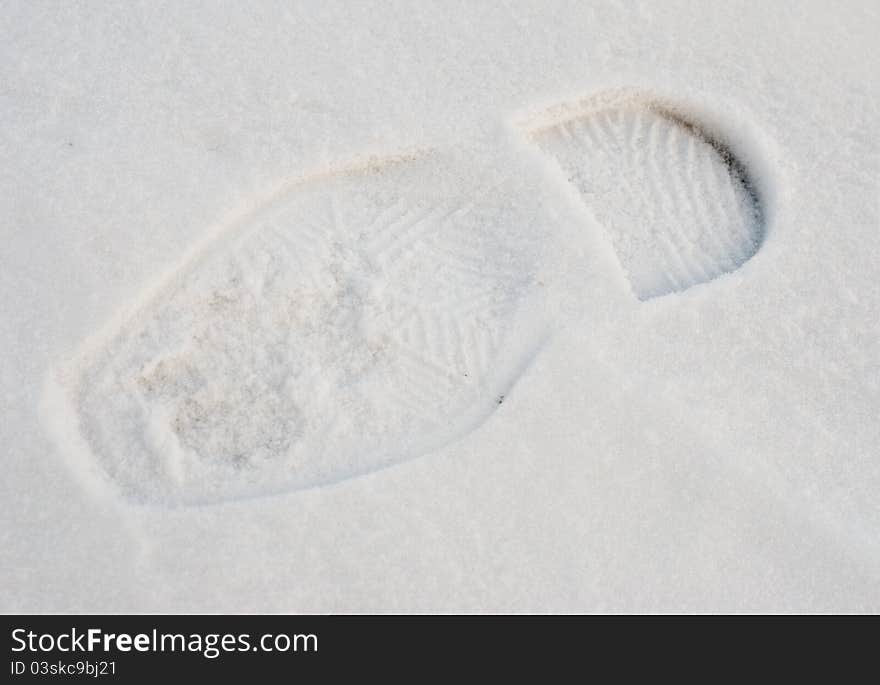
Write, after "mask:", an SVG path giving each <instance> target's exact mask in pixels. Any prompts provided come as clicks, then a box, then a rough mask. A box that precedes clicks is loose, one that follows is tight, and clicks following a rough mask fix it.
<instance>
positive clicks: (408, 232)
mask: <svg viewBox="0 0 880 685" xmlns="http://www.w3.org/2000/svg"><path fill="white" fill-rule="evenodd" d="M2 15H3V21H2V22H0V55H2V59H0V84H2V87H0V123H2V126H0V149H2V151H3V159H4V165H3V168H2V171H0V179H2V180H0V183H2V187H3V192H2V193H0V203H2V210H3V216H4V217H5V219H6V220H5V221H4V222H3V227H2V231H3V232H2V236H0V288H2V293H3V306H2V316H3V326H2V327H0V349H2V352H3V355H4V363H3V365H2V367H0V403H2V404H0V411H2V416H3V421H2V422H0V444H2V445H3V456H4V460H3V478H2V479H0V502H2V505H0V511H2V518H0V568H2V569H3V570H2V574H3V575H2V583H0V610H3V611H8V612H11V611H24V612H64V611H74V612H92V613H94V612H108V611H109V612H124V611H148V612H169V611H170V612H189V611H197V612H205V611H208V612H214V611H231V612H236V611H243V612H260V611H275V612H277V611H302V612H308V611H311V612H334V611H340V612H364V611H381V612H384V611H397V612H401V611H402V612H411V611H419V612H421V611H427V612H433V611H517V612H523V611H562V612H569V611H574V612H582V611H854V612H876V611H878V610H880V506H878V504H877V493H878V492H880V451H878V445H880V418H878V417H880V278H878V274H880V258H878V252H877V249H876V245H877V235H878V230H880V145H878V142H877V135H876V132H877V130H878V129H880V109H878V102H880V93H878V80H877V77H876V74H877V73H878V70H880V53H878V51H877V49H876V47H875V46H876V35H877V32H878V29H880V10H878V7H877V5H876V3H871V2H858V1H851V2H842V3H809V2H798V3H794V2H773V3H757V2H754V3H746V4H742V3H729V2H720V1H719V2H714V1H713V2H704V3H690V2H684V1H683V0H670V1H669V2H663V3H652V2H639V1H637V0H633V1H631V2H623V1H621V2H580V3H570V2H562V1H559V2H557V1H555V0H552V1H549V2H526V1H519V0H516V1H513V2H496V3H472V2H471V3H465V2H459V1H458V0H451V1H450V2H442V3H435V2H421V1H418V2H402V1H400V2H398V1H396V0H392V1H390V2H389V1H383V2H365V3H351V2H342V1H341V0H329V1H322V2H317V1H315V2H303V3H295V4H291V3H288V2H280V1H278V2H275V1H273V0H261V1H260V2H253V3H215V2H187V3H163V2H156V3H138V4H132V3H109V2H106V3H102V2H97V3H64V4H58V3H52V4H48V3H47V4H44V3H39V2H10V3H5V5H4V7H3V9H2Z"/></svg>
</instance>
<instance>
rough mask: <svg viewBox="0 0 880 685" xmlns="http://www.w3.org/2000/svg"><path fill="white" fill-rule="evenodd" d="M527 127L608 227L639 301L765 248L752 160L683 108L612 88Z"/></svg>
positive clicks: (701, 280) (715, 274)
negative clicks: (749, 168)
mask: <svg viewBox="0 0 880 685" xmlns="http://www.w3.org/2000/svg"><path fill="white" fill-rule="evenodd" d="M526 128H527V130H528V134H529V137H530V138H531V140H533V141H534V142H535V143H537V145H538V146H539V147H540V149H541V150H542V151H543V152H545V153H546V154H548V155H550V156H551V157H552V158H553V159H554V160H555V161H556V163H557V164H558V165H559V167H560V168H561V169H562V171H563V173H564V174H565V176H566V178H567V179H568V181H569V182H570V183H571V184H572V185H573V186H574V188H575V189H576V190H577V191H578V193H579V194H580V197H581V198H582V199H583V201H584V203H585V204H586V205H587V206H588V207H589V208H590V210H591V211H592V212H593V214H594V216H595V217H596V219H597V220H598V222H599V223H600V224H601V225H602V226H603V227H604V228H605V230H606V231H607V234H608V236H609V238H610V240H611V242H612V244H613V247H614V250H615V252H616V254H617V257H618V259H619V261H620V264H621V266H622V267H623V270H624V271H625V273H626V275H627V278H628V279H629V282H630V285H631V287H632V290H633V292H634V293H635V295H636V296H637V297H638V298H639V299H641V300H646V299H649V298H652V297H656V296H659V295H666V294H668V293H674V292H680V291H682V290H685V289H687V288H690V287H691V286H693V285H696V284H698V283H704V282H706V281H709V280H712V279H714V278H717V277H718V276H720V275H722V274H724V273H728V272H731V271H734V270H735V269H737V268H739V267H740V266H741V265H742V264H743V263H745V262H746V261H747V260H748V259H750V258H751V257H752V256H753V255H754V254H755V253H756V252H757V251H758V248H759V247H760V245H761V242H762V241H763V237H764V217H763V212H762V208H761V202H760V199H759V196H758V193H757V190H756V188H755V186H754V184H753V182H752V181H751V180H750V178H749V176H748V174H747V172H746V169H745V166H744V165H743V164H742V163H741V162H740V161H739V160H738V159H737V158H736V157H735V156H734V154H733V152H732V151H731V150H730V148H729V147H728V146H727V145H726V144H725V143H723V142H722V141H721V140H720V139H719V138H718V137H717V136H714V135H712V134H710V133H709V132H708V131H707V130H706V129H704V128H703V127H701V126H699V125H698V124H697V123H695V122H694V121H691V120H690V119H689V118H687V117H686V116H685V115H684V114H682V113H681V112H679V111H678V109H676V108H675V107H673V106H671V105H667V104H665V103H662V102H659V101H657V100H654V99H651V98H646V97H644V96H641V95H638V94H633V93H631V92H622V93H611V94H606V95H602V96H597V97H596V98H593V99H590V100H588V101H586V102H583V103H579V104H578V105H577V106H576V107H571V108H568V107H563V108H559V109H557V110H555V111H553V112H551V113H550V114H549V115H548V117H546V118H544V119H543V121H542V122H541V123H538V124H535V125H531V126H526Z"/></svg>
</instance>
